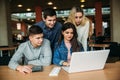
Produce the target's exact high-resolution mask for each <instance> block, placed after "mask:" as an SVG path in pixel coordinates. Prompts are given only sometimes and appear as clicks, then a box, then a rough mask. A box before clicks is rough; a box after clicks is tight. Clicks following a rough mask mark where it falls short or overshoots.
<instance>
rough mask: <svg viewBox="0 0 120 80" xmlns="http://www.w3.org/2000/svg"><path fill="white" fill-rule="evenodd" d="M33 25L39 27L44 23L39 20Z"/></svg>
mask: <svg viewBox="0 0 120 80" xmlns="http://www.w3.org/2000/svg"><path fill="white" fill-rule="evenodd" d="M34 25H37V26H40V27H41V26H43V25H45V23H44V21H40V22H37V23H35V24H34Z"/></svg>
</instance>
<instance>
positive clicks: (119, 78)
mask: <svg viewBox="0 0 120 80" xmlns="http://www.w3.org/2000/svg"><path fill="white" fill-rule="evenodd" d="M53 67H54V66H53V65H51V66H47V67H44V70H43V72H34V73H30V74H26V75H24V74H22V73H20V72H18V71H14V70H11V69H9V68H8V67H7V66H0V80H120V64H117V63H109V64H108V63H107V64H106V65H105V68H104V70H97V71H89V72H79V73H71V74H69V73H67V72H65V71H64V70H63V69H61V71H60V73H59V75H58V76H54V77H51V76H49V73H50V71H51V70H52V68H53Z"/></svg>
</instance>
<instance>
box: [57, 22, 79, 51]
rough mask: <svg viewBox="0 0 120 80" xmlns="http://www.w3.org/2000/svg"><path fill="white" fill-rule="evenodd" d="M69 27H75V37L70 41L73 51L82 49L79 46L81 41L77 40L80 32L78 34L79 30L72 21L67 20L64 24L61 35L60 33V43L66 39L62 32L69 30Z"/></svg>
mask: <svg viewBox="0 0 120 80" xmlns="http://www.w3.org/2000/svg"><path fill="white" fill-rule="evenodd" d="M69 28H72V29H73V38H72V39H71V41H70V43H71V45H72V50H73V52H76V51H80V46H79V43H78V41H77V37H78V34H77V31H76V28H75V25H74V24H72V23H70V22H67V23H65V24H63V27H62V31H61V35H60V37H59V40H58V44H60V43H61V41H62V40H63V39H64V36H63V35H62V32H64V31H65V30H67V29H69Z"/></svg>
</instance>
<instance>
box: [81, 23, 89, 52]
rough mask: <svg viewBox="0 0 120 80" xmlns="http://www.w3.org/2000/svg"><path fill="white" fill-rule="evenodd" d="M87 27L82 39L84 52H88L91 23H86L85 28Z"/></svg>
mask: <svg viewBox="0 0 120 80" xmlns="http://www.w3.org/2000/svg"><path fill="white" fill-rule="evenodd" d="M84 27H85V31H84V35H83V37H82V41H81V42H82V45H83V48H84V51H87V47H88V45H87V39H88V33H89V22H87V23H86V25H85V26H84Z"/></svg>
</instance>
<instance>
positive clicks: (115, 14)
mask: <svg viewBox="0 0 120 80" xmlns="http://www.w3.org/2000/svg"><path fill="white" fill-rule="evenodd" d="M111 35H112V36H111V39H112V41H114V42H118V43H120V1H119V0H111Z"/></svg>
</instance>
